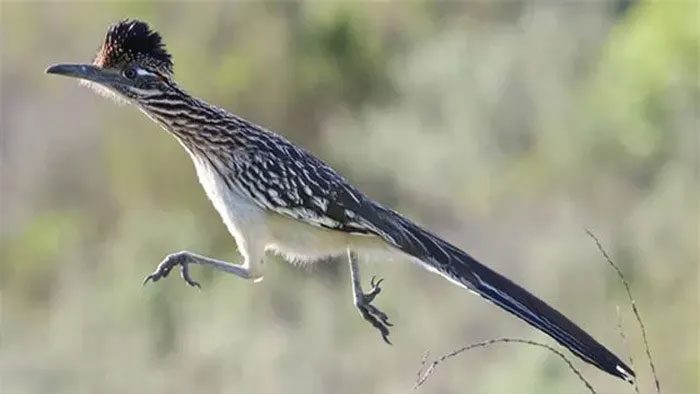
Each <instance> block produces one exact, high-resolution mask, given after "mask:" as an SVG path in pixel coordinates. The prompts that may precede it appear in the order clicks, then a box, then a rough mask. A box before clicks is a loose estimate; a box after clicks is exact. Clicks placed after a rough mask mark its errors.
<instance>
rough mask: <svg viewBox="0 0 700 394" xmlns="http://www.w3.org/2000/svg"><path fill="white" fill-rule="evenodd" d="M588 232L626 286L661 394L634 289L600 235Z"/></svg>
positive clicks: (659, 390) (657, 388)
mask: <svg viewBox="0 0 700 394" xmlns="http://www.w3.org/2000/svg"><path fill="white" fill-rule="evenodd" d="M586 233H587V234H588V236H590V237H591V238H593V241H595V244H596V246H597V247H598V250H599V251H600V253H601V254H602V255H603V257H604V258H605V260H606V261H607V262H608V264H609V265H610V266H611V267H613V269H614V270H615V272H617V276H618V277H619V278H620V281H621V282H622V284H623V285H624V286H625V291H627V298H628V299H629V301H630V305H631V306H632V312H634V316H635V318H636V319H637V324H638V325H639V330H640V331H641V333H642V340H643V341H644V350H645V351H646V355H647V359H648V360H649V367H650V368H651V374H652V376H653V377H654V384H655V385H656V393H657V394H660V393H661V384H660V383H659V377H658V375H657V374H656V366H655V365H654V360H653V359H652V357H651V351H650V350H649V341H647V331H646V328H645V327H644V323H643V322H642V317H641V316H640V314H639V310H638V309H637V304H636V302H635V300H634V297H632V291H631V290H630V285H629V283H627V279H625V276H624V275H623V274H622V271H621V270H620V268H619V267H618V266H617V264H615V263H614V262H613V261H612V259H611V258H610V256H609V255H608V252H606V251H605V248H603V245H601V243H600V241H599V240H598V237H596V236H595V234H593V232H591V231H590V230H588V229H586Z"/></svg>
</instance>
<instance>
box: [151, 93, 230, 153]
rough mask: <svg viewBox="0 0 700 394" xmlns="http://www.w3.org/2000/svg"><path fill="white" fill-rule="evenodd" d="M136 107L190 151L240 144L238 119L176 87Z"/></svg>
mask: <svg viewBox="0 0 700 394" xmlns="http://www.w3.org/2000/svg"><path fill="white" fill-rule="evenodd" d="M138 106H139V108H140V109H141V110H142V111H143V112H144V113H146V115H148V117H149V118H151V119H152V120H154V121H155V122H156V123H158V124H160V125H161V126H162V127H163V128H164V129H165V130H167V131H168V132H170V133H171V134H173V135H174V136H175V137H176V138H177V139H178V140H179V141H180V142H181V143H182V144H183V145H184V146H185V147H186V148H187V149H188V150H190V151H201V150H203V149H207V148H213V149H215V148H216V146H217V145H220V144H224V143H225V144H227V145H229V147H235V146H236V145H237V144H241V143H242V141H241V140H240V139H241V138H240V137H242V136H240V134H241V128H240V127H239V124H238V123H239V122H240V121H241V119H240V118H238V117H237V116H235V115H233V114H231V113H230V112H228V111H226V110H223V109H221V108H218V107H216V106H214V105H211V104H209V103H207V102H205V101H204V100H201V99H198V98H196V97H194V96H191V95H189V94H188V93H186V92H185V91H183V90H182V89H180V88H178V87H175V86H174V87H173V88H172V89H171V90H169V91H167V92H162V93H158V94H156V95H153V96H150V97H148V98H143V99H140V100H139V102H138Z"/></svg>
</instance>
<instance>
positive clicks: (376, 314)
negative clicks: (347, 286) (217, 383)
mask: <svg viewBox="0 0 700 394" xmlns="http://www.w3.org/2000/svg"><path fill="white" fill-rule="evenodd" d="M348 260H349V261H350V276H351V278H352V293H353V299H354V301H355V307H357V309H358V310H359V311H360V314H361V315H362V317H363V318H364V319H365V320H367V321H368V322H369V323H370V324H372V326H374V328H376V329H377V330H379V332H380V333H381V334H382V338H383V339H384V342H386V343H388V344H389V345H391V341H389V327H391V326H392V324H391V323H389V318H388V317H387V316H386V314H385V313H384V312H382V311H380V310H379V309H377V307H375V306H374V305H372V301H373V300H374V297H376V296H377V294H379V293H380V292H381V291H382V288H381V287H380V286H379V285H380V284H381V283H382V281H383V280H384V279H379V280H377V281H375V279H376V277H374V276H373V277H372V280H371V281H370V285H371V286H372V288H371V289H370V290H369V293H363V292H362V285H361V284H360V267H359V265H358V263H357V255H356V254H355V253H354V252H352V251H351V250H349V249H348Z"/></svg>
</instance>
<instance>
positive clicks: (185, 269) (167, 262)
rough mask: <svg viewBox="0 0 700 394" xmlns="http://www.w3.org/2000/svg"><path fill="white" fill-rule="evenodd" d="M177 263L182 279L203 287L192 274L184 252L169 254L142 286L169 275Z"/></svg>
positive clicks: (191, 284)
mask: <svg viewBox="0 0 700 394" xmlns="http://www.w3.org/2000/svg"><path fill="white" fill-rule="evenodd" d="M176 265H179V266H180V276H182V279H184V280H185V282H187V284H188V285H190V286H192V287H196V288H198V289H201V288H202V287H201V286H200V285H199V283H197V282H196V281H195V280H194V279H192V277H191V276H190V270H189V264H188V261H187V256H186V255H184V254H183V252H180V253H174V254H171V255H168V256H167V257H166V258H165V259H164V260H163V261H161V263H160V264H158V267H156V270H155V271H153V273H151V274H150V275H148V276H147V277H146V278H145V279H144V280H143V284H142V286H145V285H146V284H147V283H148V282H157V281H159V280H160V279H162V278H165V277H167V276H168V275H169V274H170V271H171V270H172V269H173V267H175V266H176Z"/></svg>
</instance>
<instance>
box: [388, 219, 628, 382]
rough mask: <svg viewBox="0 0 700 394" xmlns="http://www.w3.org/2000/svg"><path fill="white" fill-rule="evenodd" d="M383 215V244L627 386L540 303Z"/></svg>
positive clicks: (585, 339) (593, 346) (611, 360)
mask: <svg viewBox="0 0 700 394" xmlns="http://www.w3.org/2000/svg"><path fill="white" fill-rule="evenodd" d="M386 212H387V214H386V216H385V217H384V218H382V219H384V220H381V222H383V224H384V225H382V226H381V229H380V230H381V234H379V235H380V236H382V237H383V238H384V239H385V240H386V241H388V242H390V243H392V244H393V245H394V246H396V247H397V248H398V249H400V250H402V251H403V252H405V253H407V254H409V255H411V256H414V257H416V258H417V259H419V260H420V261H421V262H423V263H424V264H425V265H426V266H427V267H428V268H429V269H432V270H436V271H438V272H439V273H440V274H442V275H443V276H445V277H447V278H448V279H450V280H452V281H454V282H457V283H458V284H460V285H462V286H464V287H466V288H468V289H469V290H471V291H473V292H475V293H477V294H479V295H480V296H482V297H484V298H486V299H487V300H489V301H491V302H493V303H494V304H496V305H498V306H500V307H501V308H503V309H505V310H507V311H508V312H510V313H512V314H514V315H515V316H517V317H519V318H521V319H523V320H525V321H526V322H527V323H529V324H530V325H532V326H533V327H535V328H537V329H538V330H541V331H543V332H545V333H546V334H548V335H549V336H551V337H552V338H554V339H555V340H556V341H557V342H559V343H560V344H561V345H562V346H564V347H566V348H567V349H569V350H570V351H571V352H573V353H574V354H575V355H577V356H578V357H580V358H581V359H582V360H584V361H586V362H588V363H590V364H593V365H595V366H596V367H598V368H600V369H601V370H603V371H605V372H607V373H609V374H611V375H614V376H617V377H619V378H621V379H624V380H626V381H628V382H630V383H632V382H633V381H634V376H635V374H634V371H633V370H632V369H631V368H630V367H628V366H627V365H626V364H625V363H624V362H622V360H620V359H619V358H618V357H617V356H615V355H614V354H613V353H612V352H610V351H609V350H608V349H606V348H605V347H604V346H603V345H601V344H600V343H598V341H596V340H595V339H593V338H592V337H591V336H590V335H588V334H587V333H586V332H585V331H583V330H582V329H581V328H579V327H578V326H577V325H576V324H574V323H573V322H572V321H571V320H569V319H568V318H567V317H566V316H564V315H562V314H561V313H559V312H558V311H557V310H555V309H554V308H552V307H551V306H549V305H547V304H546V303H545V302H544V301H542V300H540V299H538V298H537V297H535V296H534V295H532V294H530V293H529V292H528V291H526V290H525V289H523V288H522V287H520V286H518V285H517V284H515V283H513V282H512V281H511V280H509V279H508V278H506V277H504V276H502V275H500V274H498V273H497V272H495V271H493V270H491V269H490V268H488V267H486V266H484V265H483V264H481V263H479V262H478V261H476V260H475V259H474V258H472V257H471V256H470V255H469V254H467V253H466V252H464V251H462V250H460V249H458V248H457V247H455V246H453V245H451V244H449V243H448V242H446V241H443V240H442V239H440V238H439V237H437V236H435V235H433V234H431V233H429V232H428V231H426V230H424V229H422V228H420V227H419V226H417V225H415V224H413V223H412V222H410V221H409V220H407V219H406V218H404V217H402V216H400V215H399V214H397V213H395V212H393V211H388V210H387V211H386Z"/></svg>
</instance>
